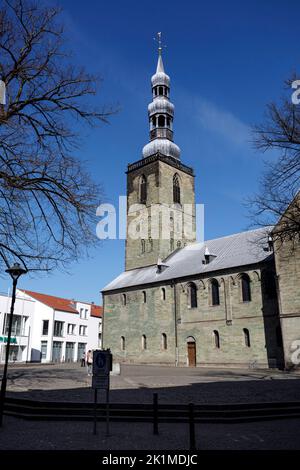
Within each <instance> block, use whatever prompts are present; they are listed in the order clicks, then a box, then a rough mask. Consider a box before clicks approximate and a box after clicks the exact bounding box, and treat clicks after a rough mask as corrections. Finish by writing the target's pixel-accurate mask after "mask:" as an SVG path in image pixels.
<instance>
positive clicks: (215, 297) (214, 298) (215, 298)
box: [211, 279, 220, 305]
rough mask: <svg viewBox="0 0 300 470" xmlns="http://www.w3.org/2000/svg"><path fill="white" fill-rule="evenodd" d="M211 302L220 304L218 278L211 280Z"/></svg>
mask: <svg viewBox="0 0 300 470" xmlns="http://www.w3.org/2000/svg"><path fill="white" fill-rule="evenodd" d="M211 304H212V305H220V293H219V283H218V281H217V279H212V281H211Z"/></svg>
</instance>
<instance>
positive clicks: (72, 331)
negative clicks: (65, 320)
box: [68, 323, 76, 335]
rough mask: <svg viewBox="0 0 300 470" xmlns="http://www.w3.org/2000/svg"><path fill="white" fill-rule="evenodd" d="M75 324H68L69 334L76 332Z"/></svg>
mask: <svg viewBox="0 0 300 470" xmlns="http://www.w3.org/2000/svg"><path fill="white" fill-rule="evenodd" d="M75 326H76V325H74V324H73V323H69V324H68V335H74V334H75Z"/></svg>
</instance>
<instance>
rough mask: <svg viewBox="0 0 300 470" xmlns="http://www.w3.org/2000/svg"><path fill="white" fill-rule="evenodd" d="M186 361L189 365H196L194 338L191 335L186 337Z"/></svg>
mask: <svg viewBox="0 0 300 470" xmlns="http://www.w3.org/2000/svg"><path fill="white" fill-rule="evenodd" d="M186 347H187V362H188V366H189V367H196V362H197V361H196V340H195V338H194V337H193V336H189V337H188V338H187V339H186Z"/></svg>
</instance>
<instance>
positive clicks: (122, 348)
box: [121, 336, 125, 351]
mask: <svg viewBox="0 0 300 470" xmlns="http://www.w3.org/2000/svg"><path fill="white" fill-rule="evenodd" d="M121 351H125V336H121Z"/></svg>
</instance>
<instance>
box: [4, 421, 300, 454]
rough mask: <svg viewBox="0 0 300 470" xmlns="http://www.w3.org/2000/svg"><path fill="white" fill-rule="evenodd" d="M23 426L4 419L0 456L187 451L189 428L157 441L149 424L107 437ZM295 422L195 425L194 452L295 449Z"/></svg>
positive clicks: (71, 427) (298, 443) (53, 426)
mask: <svg viewBox="0 0 300 470" xmlns="http://www.w3.org/2000/svg"><path fill="white" fill-rule="evenodd" d="M92 426H93V425H92V423H91V422H59V423H57V422H51V421H47V422H46V421H42V422H40V421H23V420H19V419H16V418H11V417H7V416H6V417H5V420H4V426H3V428H2V429H0V450H159V449H163V450H187V449H188V448H189V442H188V438H189V437H188V436H189V433H188V425H187V424H173V423H172V424H163V425H160V426H159V435H158V436H154V435H153V434H152V428H151V425H150V424H141V423H130V424H129V423H126V424H124V423H123V424H122V423H111V426H110V436H109V437H105V425H104V424H103V423H99V425H98V435H97V436H94V435H93V434H92ZM299 426H300V420H299V419H294V420H283V421H267V422H258V423H243V424H226V425H224V424H197V425H196V447H197V450H217V449H218V450H224V449H226V450H228V449H230V450H237V449H239V450H260V449H263V450H275V449H276V450H279V449H285V450H287V449H300V433H299Z"/></svg>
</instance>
